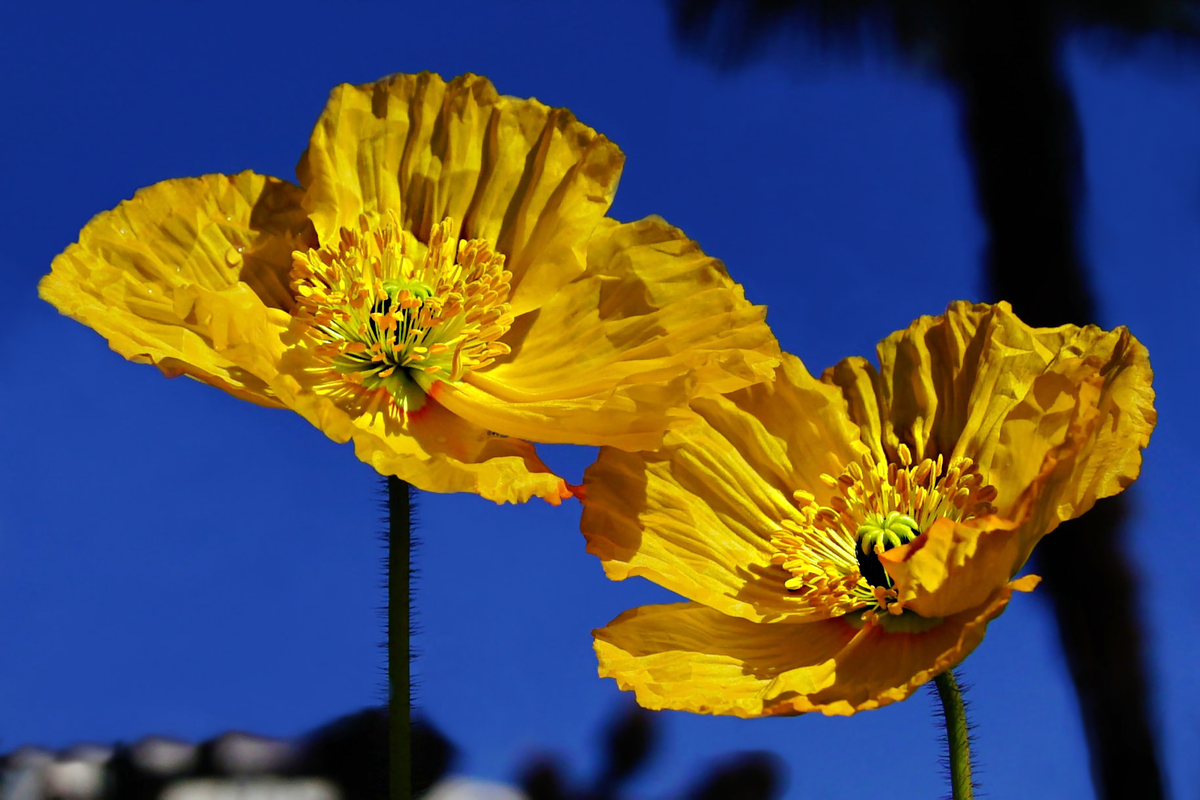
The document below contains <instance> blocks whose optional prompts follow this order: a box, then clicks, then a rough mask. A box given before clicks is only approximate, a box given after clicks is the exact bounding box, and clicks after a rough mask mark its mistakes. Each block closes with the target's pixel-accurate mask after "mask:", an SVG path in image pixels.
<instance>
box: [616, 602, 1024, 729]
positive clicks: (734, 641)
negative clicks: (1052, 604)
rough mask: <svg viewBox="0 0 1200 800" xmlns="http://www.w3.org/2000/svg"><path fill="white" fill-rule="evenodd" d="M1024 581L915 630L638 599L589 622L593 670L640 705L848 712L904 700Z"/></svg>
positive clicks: (966, 650)
mask: <svg viewBox="0 0 1200 800" xmlns="http://www.w3.org/2000/svg"><path fill="white" fill-rule="evenodd" d="M1032 583H1033V582H1032V581H1025V580H1022V581H1020V582H1014V583H1013V584H1010V585H1009V586H1005V587H1003V588H1002V589H1000V590H999V591H997V592H995V593H993V595H992V596H991V597H989V598H988V599H987V601H986V602H984V603H982V604H981V605H979V606H977V607H975V608H972V609H970V610H968V611H964V612H962V613H960V614H956V615H954V616H951V617H947V618H946V619H944V620H943V621H942V623H941V624H940V625H937V626H935V627H933V628H930V629H928V630H926V631H924V632H922V633H888V632H887V631H885V630H884V629H883V628H882V627H880V626H878V625H869V626H864V627H862V628H861V629H857V630H856V629H855V628H854V627H852V626H851V625H850V624H848V623H847V622H846V621H845V620H843V619H829V620H821V621H817V622H793V623H780V624H776V625H766V624H761V623H755V622H750V621H748V620H745V619H739V618H737V617H730V616H727V615H725V614H722V613H720V612H719V611H715V610H713V609H711V608H707V607H705V606H703V605H700V604H698V603H679V604H674V605H665V606H643V607H641V608H635V609H633V610H631V611H627V612H625V613H624V614H622V615H621V616H619V617H617V618H616V619H615V620H613V621H612V622H611V623H609V625H608V626H607V627H605V628H601V629H600V630H597V631H594V632H593V633H594V635H595V637H596V641H595V648H596V656H597V658H598V660H599V663H600V670H599V672H600V677H602V678H615V679H616V681H617V685H618V686H620V687H621V689H623V690H626V691H629V690H632V691H633V692H635V693H636V696H637V701H638V703H639V704H640V705H642V706H643V707H645V708H650V709H655V710H658V709H675V710H680V711H691V712H694V713H701V714H730V715H734V716H739V717H763V716H772V715H781V714H782V715H792V714H803V713H806V712H810V711H820V712H821V713H823V714H827V715H849V714H853V713H855V712H858V711H865V710H868V709H873V708H878V707H880V706H884V705H887V704H889V703H894V702H897V701H899V700H903V699H904V698H906V697H908V696H909V695H910V694H912V693H913V691H914V690H916V688H917V687H918V686H920V685H921V684H923V683H925V682H926V681H928V680H930V679H931V678H933V677H935V676H936V675H938V674H939V673H941V672H944V671H945V670H947V669H950V668H952V667H954V666H955V665H957V664H958V663H959V662H961V661H962V660H963V659H964V658H966V656H967V655H968V654H970V652H971V651H972V650H974V649H975V647H976V646H978V644H979V643H980V642H981V641H982V640H983V634H984V631H985V629H986V628H987V623H988V622H990V621H991V620H992V619H994V618H995V617H996V616H998V615H999V614H1000V613H1001V612H1002V611H1003V610H1004V607H1005V606H1006V605H1007V604H1008V600H1009V598H1010V597H1011V595H1012V592H1013V591H1014V590H1020V591H1029V590H1030V589H1032V588H1033V587H1032V585H1031V584H1032Z"/></svg>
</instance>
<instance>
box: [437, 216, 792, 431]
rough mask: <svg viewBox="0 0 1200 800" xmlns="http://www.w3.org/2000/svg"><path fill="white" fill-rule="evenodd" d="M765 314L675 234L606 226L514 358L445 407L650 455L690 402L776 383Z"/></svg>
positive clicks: (521, 322)
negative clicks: (578, 274) (577, 275)
mask: <svg viewBox="0 0 1200 800" xmlns="http://www.w3.org/2000/svg"><path fill="white" fill-rule="evenodd" d="M765 316H766V309H765V308H764V307H762V306H755V305H751V304H750V303H749V302H747V301H746V299H745V297H744V296H743V294H742V287H741V286H739V285H738V284H736V283H734V282H733V281H732V280H731V279H730V278H729V275H728V274H727V273H726V272H725V268H724V265H722V264H721V262H720V261H717V260H716V259H714V258H711V257H709V256H706V255H705V254H704V252H703V251H702V250H700V248H699V246H698V245H697V244H696V243H695V242H693V241H691V240H690V239H688V238H687V237H686V236H684V234H683V233H682V232H681V231H680V230H679V229H678V228H673V227H671V226H670V225H668V224H667V223H666V222H664V221H663V220H661V219H658V218H656V217H651V218H648V219H645V220H642V221H640V222H634V223H629V224H624V225H622V224H619V223H617V222H615V221H613V220H606V224H605V225H604V226H603V227H602V228H601V229H600V230H599V231H598V232H597V234H596V236H595V237H594V239H593V241H592V244H591V246H590V247H589V249H588V267H587V272H586V273H585V274H584V275H583V276H582V277H580V278H579V279H577V280H575V281H573V282H572V283H570V284H568V285H567V286H565V287H563V288H562V289H560V290H559V291H558V292H556V293H555V294H554V296H553V297H552V298H550V299H548V300H547V301H546V302H545V303H544V304H543V305H542V306H541V307H540V308H538V309H537V310H536V311H535V312H532V313H530V314H527V315H525V316H523V317H520V318H519V319H518V320H517V324H516V326H515V327H514V328H513V329H512V330H511V331H510V332H509V335H508V336H506V337H505V339H504V341H505V342H506V343H508V344H509V345H510V346H511V347H512V348H513V352H512V354H511V355H510V356H508V357H506V358H503V359H502V360H501V361H500V362H499V363H497V364H495V365H494V366H492V367H490V368H488V369H486V370H483V371H480V372H478V373H472V374H471V375H469V376H468V378H467V380H466V382H464V383H462V384H459V385H451V386H447V387H446V392H445V394H444V395H443V402H444V403H445V404H446V406H447V407H448V408H450V409H452V410H453V411H454V412H455V413H458V414H460V415H462V416H463V417H466V418H468V419H470V420H472V421H473V422H475V423H476V424H479V425H483V426H485V427H487V428H489V429H491V430H494V431H500V432H503V433H506V434H510V435H513V436H520V437H523V438H526V439H530V440H533V441H538V442H561V443H572V444H589V445H612V446H615V447H620V448H622V449H625V450H639V449H647V450H649V449H654V448H657V447H658V446H659V445H660V444H661V441H662V434H663V432H664V431H665V430H666V429H667V428H668V427H669V426H670V425H672V424H678V422H679V421H680V420H681V419H682V418H683V417H684V415H685V414H686V413H687V412H686V407H687V402H688V400H689V399H691V398H692V397H694V396H702V395H712V394H723V393H726V392H730V391H734V390H736V389H740V388H743V387H745V386H747V385H750V384H753V383H758V382H761V381H764V380H770V379H771V377H772V375H773V373H774V367H775V366H776V365H777V364H778V363H779V345H778V343H777V342H776V341H775V337H774V336H773V335H772V333H771V331H770V329H769V328H768V327H767V325H766V322H765V321H764V318H765Z"/></svg>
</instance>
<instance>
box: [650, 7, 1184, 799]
mask: <svg viewBox="0 0 1200 800" xmlns="http://www.w3.org/2000/svg"><path fill="white" fill-rule="evenodd" d="M673 5H674V10H675V21H676V28H677V31H678V32H679V34H680V36H681V37H682V38H683V39H684V41H685V42H686V43H689V44H692V45H697V44H698V45H700V46H701V48H702V50H703V51H704V52H706V53H708V54H712V55H716V56H717V57H718V58H719V59H720V60H721V61H722V62H724V63H727V64H728V63H734V64H736V63H738V62H739V61H740V60H742V59H744V58H745V57H747V56H748V55H749V54H750V53H752V52H753V49H754V45H755V44H756V43H758V42H760V41H761V40H762V39H764V38H766V37H769V36H771V35H774V34H775V33H776V32H778V31H779V30H781V29H782V30H787V29H788V28H789V27H791V28H793V29H796V30H797V32H805V30H806V29H808V30H811V31H814V32H816V33H817V34H819V35H828V34H833V35H834V36H835V37H837V36H838V35H840V36H841V39H842V40H843V42H845V41H847V40H852V39H853V38H854V36H855V34H856V33H859V32H861V31H862V23H863V22H864V21H865V22H867V23H871V22H876V23H883V24H884V25H886V26H887V27H888V28H889V29H890V33H891V35H892V38H893V39H894V40H895V41H897V42H898V43H899V45H900V47H901V49H902V50H904V49H916V48H914V47H912V46H913V45H920V46H921V49H922V50H923V51H924V52H925V53H928V52H929V49H930V46H931V45H932V48H933V50H934V51H935V53H936V58H937V66H938V69H939V71H940V73H941V74H942V76H943V77H944V78H945V79H947V81H948V82H949V83H950V85H951V87H952V88H953V89H954V90H955V91H956V93H957V94H958V96H959V100H960V108H961V125H962V133H963V138H964V140H965V142H966V145H967V147H966V149H967V154H968V158H969V159H970V162H971V168H972V171H973V175H974V187H975V196H976V202H977V204H978V206H979V209H980V211H981V213H982V215H983V217H984V220H985V222H986V224H987V235H988V239H987V245H986V252H985V255H984V260H985V271H986V275H987V280H988V283H989V284H990V288H991V294H992V295H993V296H994V297H995V298H996V299H1003V300H1008V301H1009V302H1010V303H1012V305H1013V309H1014V310H1015V311H1016V312H1017V314H1018V315H1020V317H1021V318H1022V319H1023V320H1024V321H1025V322H1027V323H1029V324H1031V325H1037V326H1055V325H1061V324H1063V323H1068V322H1070V323H1075V324H1084V323H1088V322H1095V321H1096V318H1097V314H1096V308H1095V305H1094V302H1093V299H1092V293H1091V289H1090V287H1089V286H1088V280H1087V273H1086V270H1085V269H1084V256H1083V253H1082V252H1081V250H1080V247H1079V241H1078V230H1079V225H1078V220H1079V209H1080V201H1081V198H1082V196H1083V185H1084V181H1083V165H1082V147H1081V142H1082V136H1081V131H1080V126H1079V119H1078V116H1077V114H1076V112H1075V106H1074V103H1073V101H1072V97H1071V92H1070V89H1069V87H1068V85H1067V83H1066V81H1065V79H1064V76H1063V73H1062V68H1061V63H1060V56H1061V42H1062V39H1063V36H1062V34H1063V28H1064V25H1065V22H1064V21H1063V16H1064V6H1063V5H1062V4H1058V3H1047V2H1044V0H973V1H971V0H958V1H957V2H955V1H954V0H950V2H936V0H935V1H934V2H912V0H909V2H907V3H897V2H886V1H885V0H875V1H874V2H872V0H840V1H839V0H743V1H742V2H740V3H739V2H737V0H729V2H726V1H725V0H676V1H675V2H674V3H673ZM1119 5H1120V4H1119V3H1116V4H1110V8H1111V7H1115V6H1119ZM1145 10H1146V6H1145V5H1143V6H1142V7H1141V9H1140V11H1139V12H1137V13H1143V12H1145ZM1145 25H1146V23H1145V20H1144V19H1141V18H1139V19H1138V21H1137V22H1135V23H1131V24H1130V26H1129V27H1132V28H1144V27H1145ZM1126 497H1128V493H1126V494H1124V495H1120V496H1118V497H1115V498H1110V499H1108V500H1104V501H1101V502H1100V503H1097V505H1096V508H1095V510H1094V511H1093V512H1092V513H1090V514H1087V515H1085V516H1084V517H1082V518H1080V519H1077V520H1073V521H1071V522H1068V523H1065V524H1063V525H1062V526H1060V527H1059V528H1058V530H1056V531H1055V532H1054V533H1053V534H1051V535H1050V536H1048V537H1046V539H1044V540H1043V541H1042V543H1041V544H1040V545H1039V546H1038V550H1037V556H1036V557H1037V559H1038V562H1037V565H1036V566H1037V569H1038V571H1039V572H1040V573H1041V575H1042V576H1043V578H1044V579H1045V580H1044V591H1045V595H1046V596H1047V597H1048V598H1049V601H1050V605H1051V607H1052V609H1053V611H1054V614H1055V617H1056V620H1057V623H1058V630H1059V637H1060V639H1061V641H1062V646H1063V651H1064V653H1065V655H1066V661H1067V665H1068V668H1069V670H1070V673H1071V677H1072V680H1073V681H1074V685H1075V691H1076V694H1077V697H1078V699H1079V706H1080V712H1081V714H1082V717H1083V723H1084V729H1085V731H1086V735H1087V740H1088V746H1089V750H1090V756H1091V768H1092V775H1093V780H1094V782H1095V786H1096V792H1097V795H1098V796H1099V797H1101V798H1106V799H1109V800H1111V799H1115V798H1126V797H1139V798H1146V799H1147V800H1156V798H1161V797H1162V795H1163V790H1162V779H1161V775H1160V771H1159V765H1158V758H1157V748H1156V746H1155V737H1154V731H1153V729H1152V727H1151V725H1150V723H1149V702H1148V686H1147V679H1146V674H1145V669H1144V655H1143V644H1142V634H1141V629H1140V626H1139V623H1138V619H1137V614H1136V607H1137V604H1136V582H1135V580H1134V577H1133V574H1132V573H1131V571H1130V569H1129V566H1128V564H1127V562H1126V560H1125V558H1124V555H1123V541H1122V540H1123V534H1122V530H1123V529H1122V524H1121V523H1122V521H1123V519H1124V516H1125V511H1126V505H1125V503H1126V501H1125V498H1126Z"/></svg>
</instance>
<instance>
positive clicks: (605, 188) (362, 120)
mask: <svg viewBox="0 0 1200 800" xmlns="http://www.w3.org/2000/svg"><path fill="white" fill-rule="evenodd" d="M623 159H624V156H623V155H622V154H621V151H620V150H619V149H618V148H617V147H616V145H614V144H613V143H612V142H609V141H608V140H607V139H605V138H604V137H603V136H599V135H597V134H596V132H595V131H593V130H592V129H591V128H589V127H587V126H586V125H584V124H582V123H580V122H579V121H577V120H576V119H575V118H574V117H573V116H572V115H571V114H570V112H568V111H566V110H564V109H553V108H549V107H547V106H545V105H543V104H542V103H539V102H538V101H537V100H521V99H518V98H514V97H502V96H499V95H497V94H496V90H495V88H493V86H492V84H491V83H490V82H489V81H488V80H487V79H486V78H482V77H479V76H477V75H463V76H461V77H459V78H455V79H454V80H452V81H450V82H449V83H447V82H445V81H443V80H442V79H441V78H440V77H438V76H437V75H433V74H430V73H422V74H420V75H392V76H389V77H387V78H383V79H381V80H379V81H376V82H375V83H369V84H365V85H362V86H350V85H348V84H347V85H342V86H339V87H338V88H336V89H334V90H333V92H332V94H331V95H330V98H329V102H328V104H327V105H326V107H325V110H324V111H323V112H322V114H321V117H320V119H319V120H318V121H317V125H316V128H315V129H314V130H313V133H312V138H311V139H310V142H309V147H308V150H307V152H306V153H305V154H304V156H303V157H302V158H301V160H300V164H299V165H298V166H297V168H296V171H297V174H298V176H299V178H300V182H301V184H302V185H303V186H304V187H305V189H306V192H307V193H306V195H305V200H304V202H305V208H306V209H308V211H309V212H310V214H311V217H312V220H313V223H314V224H315V225H316V228H317V232H318V234H319V235H320V237H321V241H322V242H325V243H328V242H330V241H333V240H334V239H333V236H334V235H335V234H336V232H337V230H338V228H340V227H349V228H355V227H356V226H357V220H358V216H359V214H360V213H362V214H366V215H367V216H368V217H372V218H381V217H382V216H383V215H384V214H385V213H386V212H388V211H394V212H396V213H398V214H399V215H400V219H401V222H402V223H403V227H404V228H405V229H406V230H410V231H412V232H413V233H414V234H416V236H417V238H418V239H419V240H421V241H422V242H428V241H429V232H430V228H431V226H432V225H433V224H435V223H437V222H440V221H441V220H442V219H444V218H445V217H447V216H449V217H451V218H453V219H454V220H455V222H456V229H455V231H454V233H455V234H458V235H461V236H462V237H463V238H468V239H475V238H477V239H486V240H488V241H489V242H492V243H493V244H495V245H496V247H497V249H498V251H499V252H501V253H504V254H505V256H507V258H508V261H507V268H508V269H509V270H510V271H511V272H512V274H513V287H514V294H513V298H512V303H513V309H514V311H515V312H516V313H522V312H524V311H527V310H529V309H531V308H534V307H536V306H537V305H538V303H539V302H540V301H541V300H542V299H544V298H546V297H548V296H550V295H551V294H552V293H553V292H554V291H555V290H556V289H558V288H559V287H561V286H562V285H564V284H565V283H567V282H568V281H569V280H571V279H572V278H573V277H575V276H577V275H579V274H581V273H582V272H583V269H584V255H585V251H584V248H585V247H586V243H587V237H588V235H589V234H590V233H591V232H592V229H593V228H595V226H596V224H597V223H598V222H599V221H600V220H601V219H602V218H603V216H604V214H605V212H606V211H607V210H608V207H609V205H610V204H611V203H612V197H613V194H614V192H615V191H616V188H617V180H618V178H619V177H620V172H621V165H622V162H623Z"/></svg>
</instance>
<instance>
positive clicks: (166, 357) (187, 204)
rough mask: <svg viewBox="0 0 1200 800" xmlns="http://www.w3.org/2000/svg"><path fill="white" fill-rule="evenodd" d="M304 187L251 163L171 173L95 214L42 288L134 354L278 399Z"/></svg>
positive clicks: (260, 399) (244, 394) (249, 395)
mask: <svg viewBox="0 0 1200 800" xmlns="http://www.w3.org/2000/svg"><path fill="white" fill-rule="evenodd" d="M300 198H301V192H300V190H299V189H297V188H296V187H295V186H292V185H291V184H288V183H285V182H283V181H279V180H277V179H275V178H269V177H266V176H263V175H256V174H254V173H252V172H243V173H241V174H239V175H232V176H226V175H206V176H204V177H201V178H183V179H178V180H170V181H163V182H162V183H158V184H155V185H154V186H150V187H148V188H146V189H141V190H139V191H138V192H137V193H136V194H135V195H134V197H133V199H132V200H127V201H125V202H123V203H121V204H120V205H119V206H117V208H115V209H114V210H112V211H106V212H103V213H101V214H98V215H97V216H96V217H94V218H93V219H92V221H91V222H89V223H88V224H87V226H86V227H85V228H84V229H83V231H82V232H81V233H80V236H79V242H78V243H76V244H72V245H71V246H70V247H68V248H67V249H66V251H65V252H63V253H62V254H61V255H59V256H58V257H57V258H55V259H54V262H53V264H52V265H51V271H50V274H49V275H47V276H46V277H44V278H43V279H42V281H41V283H40V284H39V287H38V292H39V294H40V295H41V297H42V298H43V299H45V300H47V301H49V302H50V303H52V304H53V305H54V306H55V307H56V308H57V309H58V310H59V311H60V312H62V313H63V314H66V315H68V316H70V317H72V318H74V319H77V320H79V321H80V322H82V323H84V324H85V325H88V326H89V327H91V328H93V329H95V330H96V331H97V332H98V333H100V334H101V335H102V336H104V337H105V338H106V339H108V341H109V345H110V346H111V347H112V348H113V350H115V351H117V352H118V353H120V354H121V355H123V356H125V357H126V358H128V359H130V360H132V361H138V362H141V363H151V364H156V365H158V367H159V368H160V369H162V371H163V372H164V373H166V374H167V375H171V376H174V375H179V374H187V375H190V376H191V377H194V378H197V379H199V380H202V381H205V382H206V383H210V384H212V385H214V386H218V387H220V388H222V389H224V390H225V391H227V392H229V393H230V394H233V395H235V396H238V397H241V398H243V399H246V400H251V401H253V402H256V403H260V404H262V405H268V406H278V405H279V403H278V401H277V399H276V398H274V397H273V396H272V395H271V393H270V391H269V390H268V389H267V387H266V381H267V380H268V379H269V376H270V375H271V373H272V372H273V369H274V366H273V364H274V360H275V358H276V357H277V355H278V352H279V351H280V349H281V348H280V346H279V343H278V337H279V333H280V331H281V330H283V328H284V327H286V322H287V315H286V313H285V312H284V311H283V310H281V309H285V308H286V307H287V306H286V305H284V304H285V303H288V302H290V295H288V294H287V292H286V283H287V279H286V276H287V272H288V270H289V268H290V265H291V250H292V248H293V247H294V246H295V243H296V242H298V241H300V238H301V237H302V236H303V233H304V229H305V228H306V226H307V221H306V220H305V217H304V213H303V211H302V210H301V208H300Z"/></svg>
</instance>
